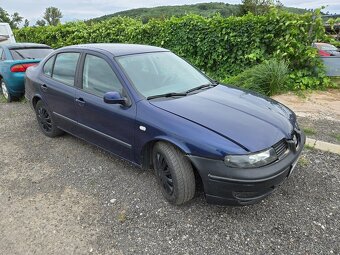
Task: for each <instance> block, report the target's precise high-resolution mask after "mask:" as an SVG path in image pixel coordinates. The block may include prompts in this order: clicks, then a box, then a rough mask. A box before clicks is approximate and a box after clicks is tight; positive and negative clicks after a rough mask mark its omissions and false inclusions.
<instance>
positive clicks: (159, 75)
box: [116, 52, 211, 97]
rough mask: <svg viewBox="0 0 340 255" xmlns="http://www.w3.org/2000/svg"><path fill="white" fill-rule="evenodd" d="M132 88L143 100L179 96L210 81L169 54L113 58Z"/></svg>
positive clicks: (158, 53)
mask: <svg viewBox="0 0 340 255" xmlns="http://www.w3.org/2000/svg"><path fill="white" fill-rule="evenodd" d="M116 59H117V61H118V62H119V64H120V65H121V66H122V68H123V69H124V70H125V72H126V74H127V75H128V77H129V78H130V80H131V81H132V83H133V85H134V86H135V88H136V89H137V90H138V91H139V93H141V94H142V95H143V96H145V97H150V96H154V95H160V94H166V93H180V92H185V91H187V90H190V89H192V88H195V87H198V86H201V85H205V84H210V83H211V82H210V80H209V79H208V78H206V77H205V76H204V75H203V74H201V73H200V72H199V71H197V70H196V69H195V68H194V67H193V66H191V65H190V64H188V63H187V62H186V61H184V60H183V59H181V58H180V57H178V56H176V55H175V54H173V53H171V52H152V53H143V54H135V55H128V56H121V57H117V58H116Z"/></svg>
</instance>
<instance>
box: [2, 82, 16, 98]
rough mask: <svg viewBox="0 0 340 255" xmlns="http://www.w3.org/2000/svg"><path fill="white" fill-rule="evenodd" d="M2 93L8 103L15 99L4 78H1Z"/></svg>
mask: <svg viewBox="0 0 340 255" xmlns="http://www.w3.org/2000/svg"><path fill="white" fill-rule="evenodd" d="M1 94H2V96H3V97H4V98H5V100H6V102H7V103H10V102H12V101H13V97H12V96H11V94H10V93H9V91H8V89H7V85H6V83H5V81H4V80H1Z"/></svg>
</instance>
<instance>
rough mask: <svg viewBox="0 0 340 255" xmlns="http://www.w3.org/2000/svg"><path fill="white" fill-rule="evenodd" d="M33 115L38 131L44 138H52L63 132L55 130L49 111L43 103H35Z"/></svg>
mask: <svg viewBox="0 0 340 255" xmlns="http://www.w3.org/2000/svg"><path fill="white" fill-rule="evenodd" d="M35 113H36V116H37V120H38V124H39V126H40V129H41V131H42V132H43V133H44V134H45V135H46V136H48V137H51V138H53V137H57V136H60V135H62V134H63V131H62V130H60V129H59V128H57V126H56V124H55V122H54V120H53V118H52V115H51V113H50V111H49V110H48V108H47V106H46V105H45V104H44V103H43V101H41V100H40V101H38V102H37V104H36V106H35Z"/></svg>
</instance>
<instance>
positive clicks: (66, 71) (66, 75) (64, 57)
mask: <svg viewBox="0 0 340 255" xmlns="http://www.w3.org/2000/svg"><path fill="white" fill-rule="evenodd" d="M79 55H80V53H73V52H65V53H59V54H58V55H57V57H56V60H55V63H54V68H53V72H52V78H53V79H54V80H57V81H60V82H62V83H65V84H67V85H70V86H74V78H75V74H76V68H77V63H78V59H79Z"/></svg>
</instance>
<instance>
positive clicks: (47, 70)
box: [43, 56, 55, 77]
mask: <svg viewBox="0 0 340 255" xmlns="http://www.w3.org/2000/svg"><path fill="white" fill-rule="evenodd" d="M54 58H55V57H54V56H53V57H51V58H50V59H49V60H47V62H46V63H45V65H44V68H43V72H44V74H46V75H47V76H50V77H51V76H52V68H53V63H54Z"/></svg>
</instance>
